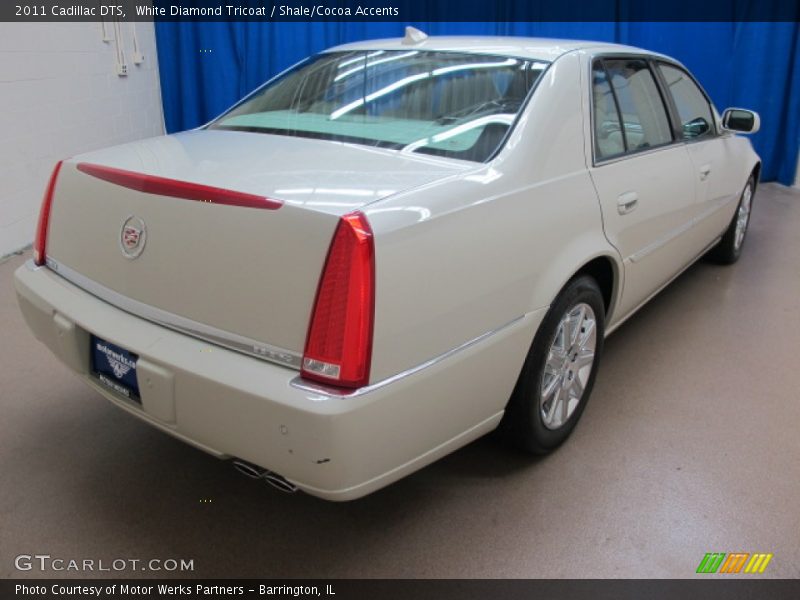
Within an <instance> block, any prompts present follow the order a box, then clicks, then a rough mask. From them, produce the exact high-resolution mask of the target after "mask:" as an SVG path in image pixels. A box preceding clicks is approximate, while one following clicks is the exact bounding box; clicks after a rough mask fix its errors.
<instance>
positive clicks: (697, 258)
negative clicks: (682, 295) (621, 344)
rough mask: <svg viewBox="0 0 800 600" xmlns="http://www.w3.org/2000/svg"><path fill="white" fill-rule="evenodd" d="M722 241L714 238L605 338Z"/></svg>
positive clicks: (617, 324)
mask: <svg viewBox="0 0 800 600" xmlns="http://www.w3.org/2000/svg"><path fill="white" fill-rule="evenodd" d="M721 239H722V236H721V235H719V236H717V237H716V238H714V240H713V241H712V242H711V243H710V244H709V245H708V246H706V247H705V248H703V250H702V252H700V253H699V254H698V255H697V256H695V257H694V258H693V259H692V260H690V261H689V262H688V263H686V265H684V266H683V267H681V269H680V270H678V272H677V273H675V274H674V275H673V276H672V277H670V278H669V279H668V280H667V281H666V282H665V283H664V284H663V285H662V286H661V287H659V288H658V289H657V290H656V291H655V292H653V293H652V294H650V295H649V296H647V298H645V299H644V300H642V301H641V302H640V303H639V304H637V305H636V306H635V307H634V308H632V309H630V310H629V311H628V312H627V313H626V314H625V316H623V317H620V319H619V321H617V322H616V323H614V324H613V325H612V326H611V327H609V328H608V329H606V331H605V337H608V336H610V335H611V334H612V333H614V332H615V331H616V330H617V329H618V328H619V326H620V325H622V324H623V323H624V322H625V321H627V320H628V319H630V318H631V317H632V316H633V315H634V314H636V313H637V312H638V311H639V309H640V308H642V307H643V306H644V305H645V304H647V303H648V302H650V300H652V299H653V297H655V296H656V295H658V294H659V293H660V292H661V291H662V290H663V289H664V288H665V287H667V286H668V285H669V284H670V283H672V282H673V281H675V280H676V279H677V278H678V277H680V276H681V275H683V272H684V271H686V270H687V269H688V268H689V267H691V266H692V265H693V264H695V263H696V262H697V261H698V260H700V259H701V258H702V256H703V255H704V254H705V253H706V252H708V251H709V250H711V248H713V247H714V246H715V245H716V243H717V242H719V241H720V240H721Z"/></svg>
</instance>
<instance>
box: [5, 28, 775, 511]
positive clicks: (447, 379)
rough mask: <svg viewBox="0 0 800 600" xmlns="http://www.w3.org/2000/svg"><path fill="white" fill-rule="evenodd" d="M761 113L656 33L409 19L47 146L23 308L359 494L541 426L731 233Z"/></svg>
mask: <svg viewBox="0 0 800 600" xmlns="http://www.w3.org/2000/svg"><path fill="white" fill-rule="evenodd" d="M758 126H759V118H758V115H756V114H755V113H753V112H750V111H747V110H743V109H738V108H736V109H729V110H727V111H725V112H724V113H723V115H722V116H721V117H720V116H719V114H718V113H717V111H716V110H715V108H714V106H713V105H712V103H711V101H710V100H709V98H708V96H707V95H706V94H705V92H704V91H703V90H702V88H701V87H700V86H699V84H698V83H697V81H696V80H695V79H694V78H693V77H692V75H691V74H690V73H689V72H688V71H687V70H686V68H685V67H683V66H682V65H681V64H680V63H678V62H676V61H674V60H672V59H670V58H668V57H666V56H662V55H660V54H654V53H651V52H647V51H644V50H640V49H637V48H631V47H627V46H618V45H609V44H602V43H592V42H573V41H560V40H543V39H525V38H438V39H436V38H427V37H426V36H425V35H424V34H422V33H421V32H418V31H416V30H413V29H409V30H408V33H407V35H406V37H405V38H403V39H402V40H380V41H372V42H364V43H357V44H349V45H345V46H339V47H337V48H333V49H331V50H328V51H326V52H323V53H321V54H319V55H317V56H314V57H312V58H309V59H307V60H306V61H304V62H302V63H300V64H298V65H296V66H295V67H293V68H291V69H289V70H288V71H286V72H285V73H283V74H281V75H279V76H278V77H276V78H275V79H273V80H271V81H269V82H268V83H266V84H265V85H264V86H262V87H261V88H259V89H257V90H256V91H255V92H253V93H252V94H250V95H249V96H247V97H246V98H245V99H244V100H242V101H241V102H240V103H239V104H237V105H236V106H234V107H233V108H232V109H230V110H229V111H227V112H226V113H225V114H223V115H222V116H220V117H219V118H217V119H216V120H214V121H213V122H211V123H210V124H208V125H206V126H204V127H201V128H199V129H197V130H193V131H188V132H184V133H180V134H176V135H169V136H164V137H158V138H154V139H149V140H144V141H140V142H135V143H131V144H126V145H123V146H117V147H114V148H109V149H106V150H101V151H96V152H90V153H87V154H83V155H80V156H75V157H73V158H70V159H68V160H64V161H63V162H61V163H59V164H58V165H57V166H56V168H55V170H54V172H53V175H52V177H51V180H50V183H49V185H48V187H47V190H46V193H45V197H44V201H43V205H42V209H41V216H40V222H39V226H38V230H37V235H36V240H35V244H34V258H33V260H31V261H30V262H29V263H28V264H27V265H25V266H23V267H21V268H20V269H19V270H18V271H17V272H16V275H15V280H16V289H17V293H18V297H19V303H20V306H21V308H22V312H23V313H24V315H25V318H26V320H27V323H28V325H29V326H30V328H31V329H32V330H33V333H34V334H35V336H36V337H37V338H38V339H39V340H40V341H42V342H43V343H44V344H45V345H46V346H47V347H49V348H50V349H51V350H52V351H53V352H54V353H55V354H56V355H57V356H58V357H59V358H60V359H61V360H62V361H63V362H64V363H66V364H67V365H68V366H69V367H70V368H71V369H72V370H74V371H75V372H76V373H77V374H78V376H79V377H81V378H82V379H83V380H84V381H85V382H86V383H87V384H88V385H89V386H90V387H92V388H93V389H95V390H96V391H98V392H99V393H100V394H102V395H103V396H105V397H106V398H107V399H109V400H110V401H111V402H113V403H115V404H116V405H117V406H119V407H120V408H122V409H124V410H126V411H128V412H129V413H130V414H132V415H135V416H137V417H139V418H140V419H142V420H144V421H146V422H148V423H150V424H151V425H153V426H154V427H158V428H159V429H161V430H163V431H165V432H167V433H169V434H171V435H173V436H175V437H177V438H179V439H181V440H184V441H186V442H188V443H190V444H193V445H194V446H197V447H198V448H201V449H202V450H205V451H207V452H209V453H211V454H213V455H215V456H218V457H220V458H226V459H232V460H233V461H234V464H235V465H236V466H237V467H238V468H239V470H241V471H243V472H244V473H246V474H248V475H250V476H252V477H256V478H262V479H265V480H267V481H269V482H271V483H272V484H274V485H276V486H278V487H281V488H282V489H285V490H295V489H301V490H304V491H305V492H308V493H309V494H313V495H315V496H319V497H322V498H327V499H330V500H349V499H353V498H358V497H360V496H363V495H365V494H368V493H370V492H372V491H374V490H377V489H379V488H381V487H383V486H385V485H387V484H389V483H391V482H393V481H395V480H397V479H399V478H401V477H403V476H405V475H407V474H409V473H411V472H413V471H415V470H417V469H419V468H421V467H423V466H425V465H427V464H429V463H431V462H432V461H434V460H436V459H437V458H439V457H441V456H443V455H445V454H447V453H448V452H452V451H453V450H455V449H457V448H459V447H461V446H463V445H465V444H467V443H468V442H470V441H472V440H474V439H476V438H478V437H480V436H482V435H484V434H486V433H488V432H490V431H492V430H494V429H496V428H498V427H500V428H501V430H503V431H504V432H505V434H506V435H507V436H508V437H509V438H510V439H511V440H512V441H513V442H514V443H515V444H516V445H517V446H519V447H521V448H524V449H526V450H528V451H531V452H536V453H544V452H548V451H550V450H553V449H554V448H556V447H557V446H558V445H559V444H561V443H562V442H563V441H564V440H565V439H566V438H567V436H569V434H570V432H571V431H572V430H573V429H574V427H575V424H576V422H577V421H578V419H579V418H580V416H581V413H582V412H583V410H584V408H585V406H586V402H587V401H588V399H589V395H590V393H591V390H592V384H593V382H594V379H595V376H596V375H597V371H598V368H599V361H600V356H601V354H602V349H603V339H604V337H605V336H606V335H608V334H609V333H610V332H611V331H613V330H614V329H615V328H616V327H618V326H619V325H620V324H621V323H622V322H623V321H625V319H627V318H628V317H629V316H630V315H631V314H633V313H634V312H635V311H636V310H637V309H638V308H639V307H640V306H642V304H644V303H645V302H646V301H647V300H648V299H649V298H650V297H652V296H653V295H654V294H655V293H657V292H658V291H659V290H660V289H661V288H662V287H664V286H665V285H667V284H668V283H669V282H670V280H672V279H673V278H674V277H676V276H677V275H678V274H679V273H680V272H681V271H682V270H683V269H685V268H686V267H687V266H689V265H691V264H692V263H693V262H694V261H695V260H696V259H698V258H699V257H701V256H704V255H707V254H708V255H710V256H712V257H713V258H714V259H716V260H717V261H718V262H722V263H732V262H734V261H736V259H737V258H738V257H739V254H740V252H741V250H742V245H743V242H744V240H745V234H746V232H747V226H748V221H749V217H750V209H751V206H752V199H753V194H754V192H755V189H756V185H757V182H758V179H759V171H760V169H761V163H760V160H759V157H758V156H757V155H756V154H755V152H754V151H753V150H752V148H751V145H750V143H749V141H748V140H746V139H745V138H742V137H740V136H737V135H735V133H737V132H741V133H752V132H755V131H756V130H757V129H758ZM621 383H622V384H624V382H621ZM643 400H646V399H643Z"/></svg>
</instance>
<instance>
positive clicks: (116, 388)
mask: <svg viewBox="0 0 800 600" xmlns="http://www.w3.org/2000/svg"><path fill="white" fill-rule="evenodd" d="M89 343H90V346H89V364H90V368H91V373H92V376H93V377H94V378H95V380H97V381H99V382H100V384H101V385H103V386H104V387H106V388H108V389H110V390H112V391H113V392H116V393H117V394H119V395H120V396H122V397H124V398H127V399H128V400H132V401H133V402H136V403H138V404H141V403H142V400H141V397H140V395H139V381H138V380H137V378H136V364H137V362H138V361H139V356H138V355H137V354H135V353H133V352H131V351H130V350H126V349H125V348H123V347H121V346H118V345H117V344H114V343H112V342H109V341H107V340H104V339H103V338H101V337H98V336H96V335H92V336H91V337H90V342H89Z"/></svg>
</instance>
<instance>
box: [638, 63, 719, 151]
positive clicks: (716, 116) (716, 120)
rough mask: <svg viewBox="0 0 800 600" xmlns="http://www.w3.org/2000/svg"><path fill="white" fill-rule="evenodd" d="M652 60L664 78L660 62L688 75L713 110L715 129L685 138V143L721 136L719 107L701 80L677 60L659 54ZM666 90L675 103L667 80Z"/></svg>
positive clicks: (676, 108) (673, 102)
mask: <svg viewBox="0 0 800 600" xmlns="http://www.w3.org/2000/svg"><path fill="white" fill-rule="evenodd" d="M651 60H652V62H653V63H654V64H655V67H656V70H658V75H659V77H660V78H661V79H662V80H663V78H664V75H663V73H661V71H660V69H659V65H660V64H664V65H667V66H668V67H672V68H673V69H677V70H678V71H681V72H682V73H683V74H684V75H686V76H687V77H688V78H689V79H690V80H691V81H692V82H693V83H694V84H695V85H696V86H697V89H698V90H700V94H701V95H702V96H703V98H704V99H705V101H706V104H708V108H709V110H710V111H711V118H712V119H713V120H714V122H713V123H712V125H713V126H714V131H713V132H711V133H710V134H703V135H702V136H700V137H699V138H693V139H688V140H687V139H683V140H682V141H683V142H684V143H686V144H695V143H698V142H705V141H708V140H713V139H716V138H718V137H720V136H721V135H722V127H721V126H720V123H719V117H720V115H719V111H718V110H717V107H716V106H714V102H713V101H712V100H711V96H709V95H708V92H706V90H705V88H704V87H703V86H702V85H700V82H699V81H697V78H695V76H694V75H692V74H691V73H690V72H689V69H687V68H686V67H684V66H683V65H682V64H680V63H678V62H675V61H672V60H665V59H663V58H661V57H658V56H656V57H653V58H652V59H651ZM664 91H665V93H667V94H668V96H669V98H670V102H672V104H673V105H675V97H674V96H673V94H672V90H670V89H668V88H667V87H666V82H664ZM674 108H675V112H676V113H677V112H678V107H677V106H674ZM678 116H680V115H678Z"/></svg>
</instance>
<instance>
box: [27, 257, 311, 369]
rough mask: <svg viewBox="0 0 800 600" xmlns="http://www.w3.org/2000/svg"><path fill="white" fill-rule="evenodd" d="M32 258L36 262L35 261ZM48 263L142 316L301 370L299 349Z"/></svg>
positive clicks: (49, 261) (101, 296) (94, 292)
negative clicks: (208, 322) (193, 316)
mask: <svg viewBox="0 0 800 600" xmlns="http://www.w3.org/2000/svg"><path fill="white" fill-rule="evenodd" d="M28 262H29V263H32V261H28ZM47 267H48V268H49V270H51V271H52V272H53V273H56V274H57V275H59V276H60V277H63V278H64V279H65V280H67V281H69V282H70V283H72V284H73V285H75V286H77V287H79V288H80V289H82V290H84V291H85V292H88V293H90V294H92V295H93V296H95V297H97V298H99V299H100V300H103V301H104V302H107V303H109V304H111V305H112V306H115V307H116V308H119V309H121V310H124V311H125V312H127V313H130V314H132V315H134V316H137V317H141V318H143V319H146V320H148V321H151V322H153V323H156V324H158V325H162V326H164V327H168V328H169V329H173V330H175V331H178V332H180V333H184V334H186V335H189V336H192V337H195V338H199V339H202V340H205V341H207V342H211V343H213V344H217V345H219V346H223V347H225V348H228V349H229V350H234V351H236V352H240V353H242V354H246V355H247V356H252V357H254V358H258V359H261V360H264V361H267V362H271V363H275V364H278V365H281V366H284V367H290V368H292V369H295V370H298V371H299V370H300V363H301V361H302V355H300V354H298V353H297V352H294V351H292V350H287V349H286V348H281V347H279V346H274V345H272V344H265V343H264V342H259V341H258V340H254V339H252V338H248V337H246V336H243V335H239V334H236V333H231V332H228V331H223V330H222V329H218V328H216V327H212V326H211V325H206V324H205V323H200V322H199V321H194V320H193V319H189V318H187V317H182V316H180V315H176V314H174V313H171V312H168V311H166V310H162V309H160V308H156V307H155V306H151V305H149V304H145V303H144V302H140V301H138V300H134V299H133V298H129V297H127V296H125V295H123V294H120V293H119V292H116V291H114V290H112V289H111V288H108V287H106V286H104V285H102V284H100V283H97V282H96V281H94V280H93V279H90V278H88V277H86V276H85V275H83V274H81V273H79V272H78V271H76V270H75V269H73V268H71V267H69V266H67V265H65V264H64V263H61V262H59V261H57V260H55V259H52V258H50V257H48V258H47ZM28 268H30V269H33V270H35V269H36V268H41V267H36V266H35V265H33V266H29V267H28Z"/></svg>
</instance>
